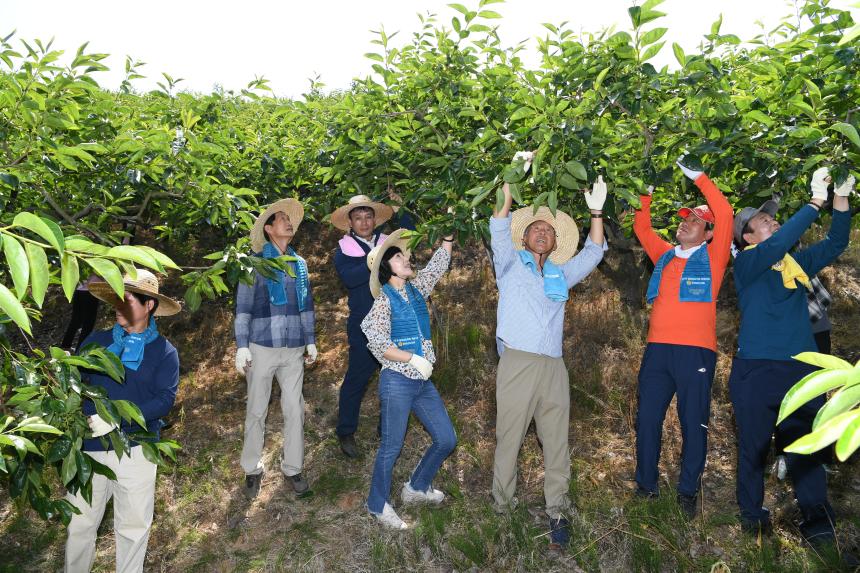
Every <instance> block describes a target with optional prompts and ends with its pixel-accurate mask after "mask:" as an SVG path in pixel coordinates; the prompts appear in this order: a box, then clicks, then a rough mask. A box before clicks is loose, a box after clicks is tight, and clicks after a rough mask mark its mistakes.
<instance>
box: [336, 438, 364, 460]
mask: <svg viewBox="0 0 860 573" xmlns="http://www.w3.org/2000/svg"><path fill="white" fill-rule="evenodd" d="M337 441H338V442H340V451H342V452H343V455H345V456H346V457H348V458H350V459H352V460H354V459H357V458H358V457H359V454H358V447H357V446H356V445H355V435H354V434H349V435H346V436H340V435H339V436H338V437H337Z"/></svg>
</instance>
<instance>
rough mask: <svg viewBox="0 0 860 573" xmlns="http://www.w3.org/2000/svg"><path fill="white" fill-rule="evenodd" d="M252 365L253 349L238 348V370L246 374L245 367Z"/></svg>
mask: <svg viewBox="0 0 860 573" xmlns="http://www.w3.org/2000/svg"><path fill="white" fill-rule="evenodd" d="M250 367H251V349H250V348H239V349H238V350H236V371H237V372H239V374H241V375H242V376H244V375H245V368H250Z"/></svg>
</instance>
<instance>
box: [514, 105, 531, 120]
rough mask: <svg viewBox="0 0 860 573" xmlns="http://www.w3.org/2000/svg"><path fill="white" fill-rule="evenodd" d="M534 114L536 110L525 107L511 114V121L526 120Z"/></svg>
mask: <svg viewBox="0 0 860 573" xmlns="http://www.w3.org/2000/svg"><path fill="white" fill-rule="evenodd" d="M534 114H535V110H533V109H532V108H530V107H525V106H523V107H521V108H520V109H518V110H516V111H515V112H514V113H512V114H511V121H518V120H520V119H523V118H526V117H531V116H533V115H534Z"/></svg>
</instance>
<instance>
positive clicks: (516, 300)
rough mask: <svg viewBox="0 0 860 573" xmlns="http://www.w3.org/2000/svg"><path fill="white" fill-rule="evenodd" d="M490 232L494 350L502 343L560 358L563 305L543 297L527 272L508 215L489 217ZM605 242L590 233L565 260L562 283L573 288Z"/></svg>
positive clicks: (539, 281)
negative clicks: (495, 303) (493, 272)
mask: <svg viewBox="0 0 860 573" xmlns="http://www.w3.org/2000/svg"><path fill="white" fill-rule="evenodd" d="M490 237H491V244H492V247H493V265H494V266H495V269H496V285H498V287H499V308H498V311H497V317H496V322H497V326H496V344H497V345H498V350H499V355H501V354H502V352H503V351H504V349H505V347H508V348H514V349H516V350H522V351H524V352H531V353H533V354H543V355H546V356H550V357H552V358H559V357H561V339H562V333H563V331H564V305H565V303H563V302H556V301H553V300H550V299H548V298H547V297H546V295H545V294H544V290H543V278H542V277H540V276H538V275H536V274H535V273H533V272H532V271H530V270H529V269H528V268H527V267H526V266H525V265H524V264H523V263H522V261H521V260H520V257H519V256H518V255H517V253H516V251H515V250H514V243H513V241H512V240H511V217H510V215H508V217H506V218H504V219H502V218H497V217H491V218H490ZM608 248H609V247H608V246H607V245H606V240H605V239H604V241H603V246H602V247H601V246H600V245H597V244H595V243H594V242H593V241H592V240H591V239H590V238H587V239H586V240H585V246H584V247H583V249H582V250H581V251H580V252H579V253H577V254H576V256H575V257H573V258H572V259H570V260H569V261H568V262H566V263H565V264H564V265H561V270H562V272H563V273H564V278H565V281H566V282H567V288H571V287H573V285H575V284H576V283H578V282H579V281H581V280H582V279H584V278H585V277H587V276H588V275H589V273H591V271H593V270H594V267H596V266H597V263H599V262H600V261H601V260H602V259H603V252H604V251H606V250H607V249H608Z"/></svg>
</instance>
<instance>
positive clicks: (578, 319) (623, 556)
mask: <svg viewBox="0 0 860 573" xmlns="http://www.w3.org/2000/svg"><path fill="white" fill-rule="evenodd" d="M334 240H335V238H334V236H333V235H331V234H323V236H322V239H321V244H320V246H319V247H318V248H314V249H312V248H311V245H310V244H309V242H306V243H305V244H304V245H301V244H300V245H299V250H300V252H304V253H305V254H309V255H310V256H309V261H310V267H311V270H312V271H313V274H312V278H313V280H314V285H315V298H316V300H317V312H318V333H319V338H320V339H319V342H318V346H319V347H320V349H321V355H320V361H319V365H318V366H317V367H316V368H314V369H312V370H310V371H308V372H307V373H306V377H305V400H306V425H305V439H306V464H305V473H306V475H307V477H308V478H309V479H310V481H311V483H312V487H313V489H314V492H315V493H314V495H313V496H312V497H309V498H306V499H296V498H295V496H294V495H293V494H292V492H291V488H289V487H288V486H287V485H286V483H285V482H284V480H283V479H282V478H281V476H280V475H279V472H278V458H279V455H280V453H279V446H280V443H281V429H282V423H281V422H282V419H281V413H280V409H279V408H278V407H277V401H278V399H279V396H278V390H277V387H276V389H275V390H274V392H273V394H274V395H273V397H272V408H271V409H270V413H269V418H268V421H267V445H266V459H265V463H266V467H267V468H268V470H267V473H266V475H265V478H264V481H263V488H262V491H261V493H260V496H259V497H258V498H257V499H256V500H254V501H253V502H251V503H249V502H247V501H245V500H244V499H243V498H242V496H241V494H240V492H239V488H240V485H241V482H242V472H241V469H240V468H239V465H238V458H239V451H240V448H241V437H242V423H243V418H244V394H245V389H244V382H243V381H242V380H241V379H240V378H239V376H238V375H236V373H235V372H234V371H233V367H232V357H233V353H234V350H235V347H234V345H233V342H232V308H231V306H230V304H229V303H228V302H227V301H219V302H218V303H207V304H205V305H204V308H203V309H202V310H201V311H199V312H198V313H196V314H194V315H185V316H183V317H182V318H180V319H176V320H165V321H163V325H162V330H163V332H164V333H165V334H166V336H167V337H168V338H170V339H171V340H172V341H173V342H174V343H175V344H176V346H177V347H178V348H179V349H180V354H181V362H182V365H183V370H182V384H181V387H180V394H179V397H178V401H177V405H176V407H175V409H174V412H173V414H172V415H171V419H170V421H171V423H172V426H171V427H170V428H169V429H168V430H167V431H166V435H167V436H169V437H171V438H173V439H176V440H178V441H179V442H180V443H182V445H183V451H182V454H181V456H180V459H179V463H178V464H177V465H176V466H174V467H170V468H166V469H163V470H161V472H160V475H159V480H158V490H157V495H156V517H155V526H154V528H153V533H152V538H151V540H150V544H149V553H148V557H147V570H148V571H395V570H396V571H452V570H458V571H463V570H470V569H471V570H481V571H512V570H514V571H524V570H541V571H578V570H580V568H582V569H584V570H588V571H630V570H641V571H675V570H688V571H702V570H709V569H710V566H711V565H712V564H713V563H715V562H717V561H721V560H723V561H725V562H727V563H728V565H729V566H730V567H731V570H732V571H748V570H763V571H816V570H827V569H828V568H829V567H830V566H831V565H832V562H825V561H822V560H821V559H819V558H818V557H817V556H816V555H814V554H813V553H812V552H811V551H809V550H808V549H807V548H805V547H804V546H803V544H802V542H801V540H800V537H799V534H798V532H797V529H796V527H795V525H794V523H793V519H794V518H795V517H796V516H795V513H794V509H793V507H792V502H791V496H790V493H789V489H788V487H787V486H786V485H784V484H782V483H778V482H776V481H775V480H774V479H770V480H769V481H768V484H767V500H766V503H767V504H768V505H769V506H770V507H771V508H772V509H774V510H775V512H774V513H775V523H776V529H777V535H776V536H775V537H774V538H773V539H771V540H765V541H764V542H763V543H762V544H761V545H758V544H757V543H756V542H755V541H754V540H750V539H747V538H745V537H743V536H742V535H741V534H740V531H739V528H738V526H737V525H736V522H735V518H734V514H735V511H736V510H735V505H734V463H735V446H734V431H733V420H732V412H731V407H730V404H729V402H728V395H727V394H728V393H727V389H726V380H727V378H728V371H729V368H730V356H729V355H728V354H727V353H725V352H723V353H721V354H720V357H719V363H718V373H717V378H716V381H715V384H714V391H713V407H712V409H713V420H712V424H711V428H712V430H711V434H710V435H711V440H710V455H709V458H708V466H707V469H706V472H705V476H704V494H703V496H702V498H703V514H702V515H701V516H700V517H699V518H697V519H696V520H695V521H694V522H692V523H689V524H688V523H686V522H684V521H683V520H682V519H681V517H680V515H679V513H678V510H677V508H676V506H675V503H674V500H673V496H672V495H671V492H672V491H673V484H674V481H675V479H676V472H677V467H678V463H679V455H680V445H681V437H680V430H679V426H678V420H677V415H676V413H675V411H674V408H670V410H669V414H668V416H667V421H666V426H665V432H664V446H663V458H662V462H661V486H662V489H663V491H664V492H668V493H669V494H668V495H664V496H662V498H661V499H660V500H658V501H657V502H656V503H651V504H645V503H641V502H638V501H635V500H632V499H631V490H632V488H633V482H632V476H633V472H634V464H635V460H634V449H633V439H634V431H633V428H634V425H633V423H634V419H635V408H636V399H635V396H636V394H635V392H636V373H637V370H638V366H639V360H640V357H641V353H642V350H643V348H644V334H645V331H646V328H647V322H646V321H647V311H645V310H644V309H642V308H641V301H636V300H633V301H631V300H625V299H624V298H623V297H622V294H621V291H619V290H618V289H617V288H616V287H615V286H614V285H613V284H612V282H611V281H610V280H609V279H608V278H607V276H606V274H604V273H603V272H601V271H598V272H596V273H594V274H593V275H592V276H591V277H590V278H589V279H588V280H587V281H586V283H584V284H583V285H580V286H579V287H577V288H576V289H575V290H574V295H573V297H572V299H571V301H570V302H569V303H568V308H567V316H568V320H567V325H566V332H565V344H564V354H565V362H566V363H567V365H568V368H569V371H570V380H571V397H572V402H571V403H572V412H571V425H570V442H571V450H572V460H573V470H574V479H573V480H572V483H571V494H572V496H573V498H574V500H575V501H576V504H577V506H578V508H579V515H578V516H577V518H576V519H575V520H574V525H573V541H572V544H571V547H570V550H569V552H568V553H567V554H566V555H564V556H557V555H552V554H550V553H548V552H547V551H546V550H545V545H546V537H545V535H544V534H545V532H546V530H545V523H544V517H543V515H542V513H541V511H540V509H541V505H542V498H543V491H542V480H543V467H542V458H541V453H540V445H539V444H538V441H537V439H536V437H535V436H534V432H530V433H529V435H528V436H527V438H526V442H525V445H524V447H523V450H522V453H521V456H520V484H519V492H518V493H519V497H520V499H521V500H522V502H523V503H522V505H521V507H520V509H518V510H517V511H516V512H514V513H512V514H510V515H507V516H501V517H500V516H496V515H495V514H494V513H493V512H492V510H491V509H490V506H489V489H490V482H491V477H492V461H493V460H492V458H493V450H494V447H495V441H494V423H495V393H494V392H495V388H494V380H495V368H496V355H495V347H494V325H495V319H494V317H495V305H496V300H497V295H496V289H495V285H494V280H493V276H492V272H491V271H490V269H489V266H488V265H487V262H486V257H485V255H484V254H483V253H482V252H477V251H467V252H458V253H456V254H455V258H454V264H453V268H452V270H451V272H450V273H449V275H448V277H447V278H446V279H445V280H444V281H443V282H442V284H441V285H440V287H439V289H438V290H437V291H436V293H435V294H434V296H433V305H434V315H435V317H436V321H435V338H434V342H435V344H436V348H437V351H438V354H439V365H438V367H437V369H436V373H435V375H434V378H435V379H436V382H437V385H438V386H439V388H440V391H441V393H442V395H443V398H444V399H445V401H446V403H447V404H448V407H449V411H450V413H451V417H452V420H453V421H454V424H455V426H456V429H457V433H458V435H459V440H460V445H459V446H458V448H457V450H456V451H455V452H454V453H453V454H452V456H451V457H450V458H449V459H448V461H447V462H446V463H445V465H444V466H443V469H442V471H441V473H440V476H439V478H437V483H436V485H437V486H438V487H441V489H443V490H445V491H446V493H448V495H449V499H448V501H447V502H446V503H445V505H444V506H443V507H441V508H438V509H433V510H430V509H406V510H405V511H404V512H403V514H404V515H405V517H406V518H407V520H409V521H411V522H412V523H413V524H414V525H415V527H414V528H413V529H412V530H411V531H410V532H407V533H404V534H394V533H389V532H387V531H383V530H381V529H380V528H379V527H378V526H377V524H376V523H375V522H373V521H372V520H371V518H369V517H368V516H367V514H366V512H365V510H364V507H363V504H364V500H365V497H366V494H367V489H368V485H369V479H370V473H371V467H372V464H373V451H372V450H373V449H374V448H375V447H376V445H377V443H378V441H377V439H376V431H375V427H376V419H377V406H376V402H377V401H376V399H375V392H376V385H375V384H373V385H372V386H371V388H370V390H369V391H368V396H367V398H366V399H365V403H364V405H363V408H362V417H361V425H360V429H359V434H358V440H359V442H360V444H361V445H362V446H364V449H365V451H366V452H367V454H366V455H365V456H364V458H363V459H361V460H359V461H356V462H351V461H348V460H346V459H344V458H343V457H342V455H341V454H340V453H339V450H338V447H337V441H336V439H335V437H334V430H333V429H334V425H335V423H336V413H337V390H338V386H339V383H340V380H341V378H342V375H343V372H344V369H345V356H346V354H345V348H346V340H345V333H344V329H345V321H346V311H345V306H346V296H345V292H344V291H343V289H342V288H341V287H340V285H339V283H338V281H337V278H336V276H335V274H334V272H333V269H332V261H331V253H332V252H333V249H334ZM856 244H857V243H856V242H855V245H856ZM427 256H428V253H427V252H423V253H419V254H418V255H417V258H418V260H419V261H421V260H426V257H427ZM858 261H860V250H858V248H857V247H852V249H851V251H850V252H849V253H847V254H846V255H845V256H844V257H843V261H842V263H841V264H840V265H839V266H838V267H836V268H834V269H832V270H829V271H827V273H825V280H826V281H828V282H829V284H830V285H831V286H833V287H834V288H832V291H833V292H834V296H835V302H834V307H833V309H834V316H835V320H834V322H835V324H836V329H835V332H834V342H835V344H834V347H835V349H836V352H837V353H838V354H840V355H842V356H845V357H848V358H852V359H854V360H856V359H857V358H858V357H860V356H858V355H860V335H858V332H857V329H856V325H857V324H858V323H860V322H858V320H860V304H858V295H860V276H858V271H857V269H858ZM726 285H727V288H724V292H723V295H722V297H721V300H720V303H719V309H720V312H719V318H718V336H719V340H720V347H721V349H723V350H724V351H725V350H728V349H730V348H732V346H733V344H734V333H735V330H736V328H737V316H736V314H735V311H734V302H735V301H734V300H733V297H734V293H733V291H732V289H731V285H730V281H727V283H726ZM627 290H628V291H630V289H627ZM633 291H635V288H634V289H633ZM173 292H179V291H178V289H177V290H174V291H173ZM56 308H57V309H59V308H60V307H59V306H58V307H56ZM59 315H60V312H57V313H56V316H59ZM44 328H45V329H46V332H54V333H55V332H57V331H58V329H59V328H60V327H59V326H58V324H57V322H52V321H46V322H45V325H44ZM51 329H53V330H51ZM54 339H55V338H54ZM428 443H429V441H428V438H427V436H426V434H425V432H423V431H422V430H421V429H420V426H418V425H417V424H413V426H412V427H411V428H410V431H409V432H408V434H407V440H406V444H405V447H404V450H403V453H402V455H401V459H400V460H399V462H398V464H397V466H396V468H395V479H394V483H395V484H398V483H400V482H402V481H404V480H405V479H407V476H408V473H409V471H410V470H411V469H412V468H413V467H414V466H415V464H416V463H417V461H418V459H419V456H420V454H421V452H422V451H423V449H424V448H426V446H427V445H428ZM857 465H858V462H857V461H856V460H854V461H853V462H851V463H849V464H842V465H840V466H838V467H837V468H836V469H837V470H838V472H837V473H836V474H835V475H834V476H833V478H832V480H831V494H832V500H833V503H834V506H835V507H836V509H837V512H838V513H839V514H840V515H841V516H843V517H842V520H841V522H840V525H839V529H840V534H841V536H842V538H843V541H844V544H845V546H846V548H848V549H853V550H855V551H856V550H857V548H858V543H860V521H858V519H857V516H858V515H860V496H858V493H860V478H858V475H857ZM395 494H396V492H395ZM395 497H396V495H395ZM0 533H2V541H0V551H2V554H3V563H2V564H0V570H2V571H56V570H59V569H60V568H61V566H62V549H63V537H64V535H63V533H62V530H61V528H60V527H58V526H56V525H53V524H52V525H47V526H45V525H44V524H43V523H41V522H39V521H38V520H36V519H35V518H34V517H33V516H32V515H31V514H29V513H23V514H21V513H19V511H18V510H16V509H15V508H13V507H12V506H10V504H9V503H8V500H6V499H3V498H0ZM113 550H114V548H113V534H112V532H111V519H110V518H106V519H105V521H104V523H103V526H102V530H101V535H100V537H99V540H98V556H97V560H96V570H97V571H107V570H111V569H112V567H113Z"/></svg>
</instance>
